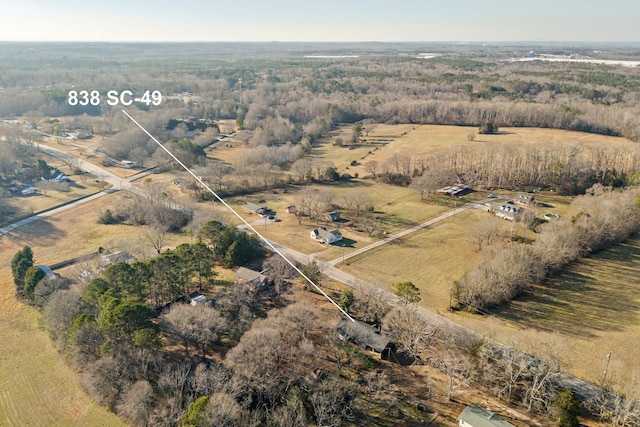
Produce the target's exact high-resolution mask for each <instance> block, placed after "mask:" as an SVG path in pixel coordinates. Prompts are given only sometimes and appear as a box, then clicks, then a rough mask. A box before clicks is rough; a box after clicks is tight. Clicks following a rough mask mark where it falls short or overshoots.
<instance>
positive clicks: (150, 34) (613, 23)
mask: <svg viewBox="0 0 640 427" xmlns="http://www.w3.org/2000/svg"><path fill="white" fill-rule="evenodd" d="M639 20H640V0H385V1H382V0H324V1H323V0H313V1H311V0H240V1H236V2H234V1H225V2H223V1H219V0H210V1H206V0H171V1H169V0H156V1H149V0H102V1H92V0H57V1H51V0H20V1H17V0H0V41H107V42H113V41H469V42H486V41H585V42H640V26H638V21H639Z"/></svg>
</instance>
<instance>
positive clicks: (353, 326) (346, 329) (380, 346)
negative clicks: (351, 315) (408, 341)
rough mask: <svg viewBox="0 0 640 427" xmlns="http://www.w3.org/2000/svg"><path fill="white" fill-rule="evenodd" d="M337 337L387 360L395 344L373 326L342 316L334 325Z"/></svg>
mask: <svg viewBox="0 0 640 427" xmlns="http://www.w3.org/2000/svg"><path fill="white" fill-rule="evenodd" d="M336 329H337V331H338V334H339V337H340V339H341V340H343V341H351V342H353V343H354V344H356V345H357V346H360V347H362V348H364V349H365V350H371V351H374V352H376V353H379V354H380V358H381V359H383V360H388V359H389V355H390V354H391V351H393V349H394V348H395V345H394V344H393V343H392V342H391V339H390V338H389V337H387V336H385V335H382V334H380V333H378V331H377V330H376V328H374V327H373V326H371V325H369V324H367V323H364V322H361V321H359V320H356V321H351V320H349V319H347V318H343V319H342V320H341V321H340V322H339V323H338V325H337V326H336Z"/></svg>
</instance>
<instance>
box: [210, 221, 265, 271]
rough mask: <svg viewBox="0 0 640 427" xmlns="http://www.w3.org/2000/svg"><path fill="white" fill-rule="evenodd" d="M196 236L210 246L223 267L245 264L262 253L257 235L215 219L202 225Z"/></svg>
mask: <svg viewBox="0 0 640 427" xmlns="http://www.w3.org/2000/svg"><path fill="white" fill-rule="evenodd" d="M198 236H199V237H200V239H202V240H204V241H205V242H207V244H208V245H209V246H210V247H211V248H212V251H213V256H214V259H215V260H217V261H218V262H220V263H221V264H222V265H224V266H225V267H234V266H238V265H245V264H248V263H250V262H251V261H253V260H255V259H257V258H259V257H261V256H263V255H264V249H263V248H262V245H261V244H260V240H259V239H258V237H257V236H255V235H253V234H247V233H245V232H244V231H241V230H238V228H237V227H235V226H233V225H224V224H223V223H221V222H220V221H217V220H211V221H209V222H207V223H206V224H205V225H204V226H202V228H201V229H200V231H199V232H198Z"/></svg>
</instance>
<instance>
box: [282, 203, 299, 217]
mask: <svg viewBox="0 0 640 427" xmlns="http://www.w3.org/2000/svg"><path fill="white" fill-rule="evenodd" d="M284 211H285V212H286V213H288V214H294V215H295V214H296V213H297V212H298V210H297V209H296V207H295V206H294V205H289V206H287V207H286V208H284Z"/></svg>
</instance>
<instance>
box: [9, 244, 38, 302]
mask: <svg viewBox="0 0 640 427" xmlns="http://www.w3.org/2000/svg"><path fill="white" fill-rule="evenodd" d="M32 266H33V251H32V250H31V248H30V247H29V246H25V247H24V248H22V249H21V250H19V251H18V252H16V254H15V255H14V256H13V259H12V260H11V272H12V274H13V282H14V283H15V284H16V291H17V292H18V293H20V292H22V290H23V289H24V277H25V275H26V274H27V270H29V268H31V267H32Z"/></svg>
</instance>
